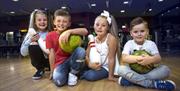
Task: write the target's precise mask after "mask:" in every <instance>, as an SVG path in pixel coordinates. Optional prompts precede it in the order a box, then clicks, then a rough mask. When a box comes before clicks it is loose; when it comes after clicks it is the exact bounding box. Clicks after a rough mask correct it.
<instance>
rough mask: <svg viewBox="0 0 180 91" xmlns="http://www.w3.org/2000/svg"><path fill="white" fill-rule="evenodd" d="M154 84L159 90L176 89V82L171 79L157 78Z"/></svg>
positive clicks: (168, 90)
mask: <svg viewBox="0 0 180 91" xmlns="http://www.w3.org/2000/svg"><path fill="white" fill-rule="evenodd" d="M154 86H155V88H156V89H159V90H166V91H173V90H175V89H176V84H175V83H174V82H173V81H171V80H165V81H162V80H155V82H154Z"/></svg>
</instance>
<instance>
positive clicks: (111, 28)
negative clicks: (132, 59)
mask: <svg viewBox="0 0 180 91" xmlns="http://www.w3.org/2000/svg"><path fill="white" fill-rule="evenodd" d="M98 17H102V18H105V19H107V17H106V16H103V15H99V16H98ZM110 18H111V23H110V24H109V23H108V21H107V23H108V25H109V30H108V32H109V33H111V34H112V35H113V36H114V37H115V38H116V39H117V41H116V42H117V44H118V47H117V55H118V59H119V60H120V56H121V49H120V48H121V44H120V38H119V36H118V31H119V30H118V26H117V22H116V20H115V18H114V16H112V15H110Z"/></svg>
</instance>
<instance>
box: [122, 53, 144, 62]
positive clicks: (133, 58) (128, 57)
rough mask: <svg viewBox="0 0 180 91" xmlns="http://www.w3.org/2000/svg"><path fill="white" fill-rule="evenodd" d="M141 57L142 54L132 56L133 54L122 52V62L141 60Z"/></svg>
mask: <svg viewBox="0 0 180 91" xmlns="http://www.w3.org/2000/svg"><path fill="white" fill-rule="evenodd" d="M142 60H143V57H142V56H134V55H129V54H122V60H121V61H122V62H123V63H128V64H129V63H137V62H139V61H142Z"/></svg>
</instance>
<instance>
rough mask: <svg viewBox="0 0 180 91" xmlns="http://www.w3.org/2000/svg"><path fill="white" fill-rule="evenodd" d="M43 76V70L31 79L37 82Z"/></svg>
mask: <svg viewBox="0 0 180 91" xmlns="http://www.w3.org/2000/svg"><path fill="white" fill-rule="evenodd" d="M43 74H44V71H43V70H38V71H37V72H36V73H35V74H34V75H33V77H32V79H33V80H39V79H41V78H42V76H43Z"/></svg>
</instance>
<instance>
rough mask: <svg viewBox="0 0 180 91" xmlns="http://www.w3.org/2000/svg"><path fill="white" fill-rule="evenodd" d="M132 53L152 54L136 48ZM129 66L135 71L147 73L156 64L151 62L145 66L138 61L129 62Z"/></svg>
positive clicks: (139, 54) (136, 54) (138, 54)
mask: <svg viewBox="0 0 180 91" xmlns="http://www.w3.org/2000/svg"><path fill="white" fill-rule="evenodd" d="M132 55H135V56H141V55H149V56H151V55H150V54H149V53H148V52H147V51H145V50H136V51H134V53H133V54H132ZM129 66H130V68H131V69H132V70H134V71H135V72H137V73H140V74H146V73H148V72H150V71H151V70H153V69H154V68H155V66H154V64H150V65H148V66H143V65H140V64H138V63H131V64H129Z"/></svg>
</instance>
